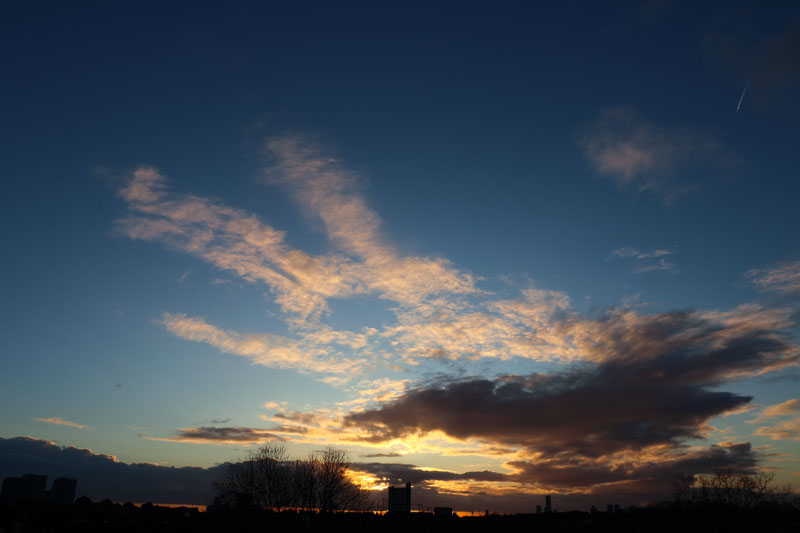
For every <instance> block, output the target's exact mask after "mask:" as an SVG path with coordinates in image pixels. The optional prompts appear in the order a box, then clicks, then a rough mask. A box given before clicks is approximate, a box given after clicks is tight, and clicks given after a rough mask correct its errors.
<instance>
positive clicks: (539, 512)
mask: <svg viewBox="0 0 800 533" xmlns="http://www.w3.org/2000/svg"><path fill="white" fill-rule="evenodd" d="M541 513H542V506H541V505H537V506H536V514H541Z"/></svg>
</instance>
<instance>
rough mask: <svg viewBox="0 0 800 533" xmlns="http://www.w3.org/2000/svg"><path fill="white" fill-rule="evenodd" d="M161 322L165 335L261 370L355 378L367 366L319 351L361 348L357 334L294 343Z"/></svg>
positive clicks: (167, 317)
mask: <svg viewBox="0 0 800 533" xmlns="http://www.w3.org/2000/svg"><path fill="white" fill-rule="evenodd" d="M161 322H162V324H163V325H164V327H165V328H166V329H167V331H169V332H170V333H172V334H173V335H175V336H176V337H180V338H182V339H186V340H191V341H195V342H204V343H206V344H209V345H211V346H214V347H215V348H217V349H219V350H220V351H222V352H226V353H230V354H233V355H239V356H242V357H246V358H248V359H250V360H251V361H252V362H253V363H255V364H260V365H264V366H272V367H278V368H290V369H296V370H299V371H300V372H322V373H333V374H343V373H351V374H354V375H355V374H357V373H358V372H359V370H360V369H363V368H364V367H365V366H366V365H367V361H365V360H364V359H360V358H358V357H352V356H351V357H347V356H345V355H341V356H339V355H338V354H337V353H336V351H335V350H333V349H323V348H321V346H324V345H330V344H336V343H339V344H345V345H348V346H349V347H354V346H355V347H359V346H360V347H363V346H365V345H366V340H365V339H363V338H361V337H360V336H359V335H358V334H352V335H346V334H344V333H342V332H336V334H332V335H328V336H327V337H325V336H324V332H321V333H319V334H318V335H317V336H316V337H312V338H310V339H306V340H295V339H290V338H287V337H284V336H281V335H274V334H265V333H249V334H247V333H245V334H242V333H238V332H235V331H229V330H224V329H220V328H218V327H215V326H213V325H211V324H209V323H208V322H206V321H205V320H203V319H202V318H196V317H188V316H186V315H184V314H170V313H164V315H163V317H162V321H161ZM323 337H324V338H323Z"/></svg>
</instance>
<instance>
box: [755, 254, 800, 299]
mask: <svg viewBox="0 0 800 533" xmlns="http://www.w3.org/2000/svg"><path fill="white" fill-rule="evenodd" d="M745 275H746V276H748V277H749V278H751V279H752V281H753V283H755V284H756V285H757V286H758V287H760V288H761V289H763V290H767V291H775V292H781V293H785V294H797V293H800V261H793V262H786V263H778V264H776V265H774V266H771V267H769V268H763V269H753V270H748V271H747V272H746V273H745Z"/></svg>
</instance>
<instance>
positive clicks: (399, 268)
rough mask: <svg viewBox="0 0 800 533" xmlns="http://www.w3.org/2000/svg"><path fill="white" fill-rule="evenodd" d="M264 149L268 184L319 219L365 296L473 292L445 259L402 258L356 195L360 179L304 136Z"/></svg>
mask: <svg viewBox="0 0 800 533" xmlns="http://www.w3.org/2000/svg"><path fill="white" fill-rule="evenodd" d="M266 150H267V152H268V153H269V154H271V155H272V156H273V157H274V159H275V164H274V165H273V166H271V167H269V168H267V169H265V179H266V181H267V182H269V183H278V184H281V185H283V186H285V187H286V188H287V189H288V190H289V191H290V193H291V194H292V196H293V198H294V199H295V200H296V201H297V202H298V203H299V204H300V206H301V207H302V208H303V209H304V210H305V211H306V212H307V213H309V214H310V215H312V216H315V217H319V219H321V220H322V222H323V224H324V225H325V228H326V230H327V234H328V238H329V239H330V240H331V242H332V243H333V244H335V245H336V246H337V247H338V248H339V249H340V250H341V251H343V252H344V253H347V254H348V255H350V256H351V257H353V258H357V259H358V260H359V265H358V270H359V280H360V281H361V282H362V283H363V284H364V285H365V287H366V289H367V290H368V291H369V292H373V293H377V294H378V295H380V296H381V297H382V298H386V299H388V300H392V301H394V302H398V303H401V304H405V305H418V304H420V303H421V302H422V301H423V300H424V299H426V298H428V297H430V296H432V295H435V294H441V293H449V294H473V293H475V292H477V291H476V289H475V287H474V281H475V280H474V279H473V277H472V276H471V275H470V274H468V273H464V272H459V271H457V270H454V269H452V268H451V267H450V266H449V263H448V262H447V261H446V260H444V259H431V258H424V257H411V256H409V257H403V256H400V255H399V254H398V252H397V250H396V249H395V248H394V247H393V246H391V245H390V244H388V243H387V242H386V240H385V239H384V238H383V237H382V236H381V234H380V232H379V227H380V223H381V221H380V217H379V216H378V215H377V214H376V213H375V212H374V211H373V210H371V209H370V208H369V207H367V205H366V202H365V201H364V198H363V197H362V196H361V195H360V194H359V193H358V192H357V183H358V181H359V176H358V175H357V174H356V173H354V172H353V171H351V170H348V169H346V168H345V167H344V165H343V164H342V163H341V162H340V161H339V160H337V159H336V158H335V157H333V156H331V155H329V154H327V153H324V152H323V151H322V150H320V149H319V148H318V147H317V146H316V145H315V143H314V142H313V141H311V140H310V139H309V138H308V137H303V136H295V137H280V138H272V139H270V140H268V141H267V143H266Z"/></svg>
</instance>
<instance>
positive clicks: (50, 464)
mask: <svg viewBox="0 0 800 533" xmlns="http://www.w3.org/2000/svg"><path fill="white" fill-rule="evenodd" d="M224 468H226V465H224V464H223V465H219V466H214V467H211V468H198V467H189V466H187V467H182V468H177V467H172V466H159V465H153V464H147V463H130V464H128V463H123V462H120V461H117V460H116V458H115V457H113V456H110V455H103V454H98V453H95V452H93V451H91V450H86V449H82V448H74V447H71V446H70V447H61V446H57V445H55V444H54V443H52V442H49V441H46V440H39V439H33V438H30V437H16V438H10V439H3V438H0V477H10V476H21V475H23V474H40V475H46V476H48V478H49V480H48V483H50V482H52V480H53V479H54V478H56V477H58V476H67V477H72V478H75V479H77V480H78V489H77V495H86V496H89V497H90V498H92V499H93V500H99V499H103V498H109V499H111V500H114V501H132V502H147V501H152V502H155V503H186V504H196V505H205V504H208V503H210V502H211V500H212V499H213V487H212V482H213V481H214V480H215V479H217V478H219V477H220V476H221V475H222V473H223V471H224Z"/></svg>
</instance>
